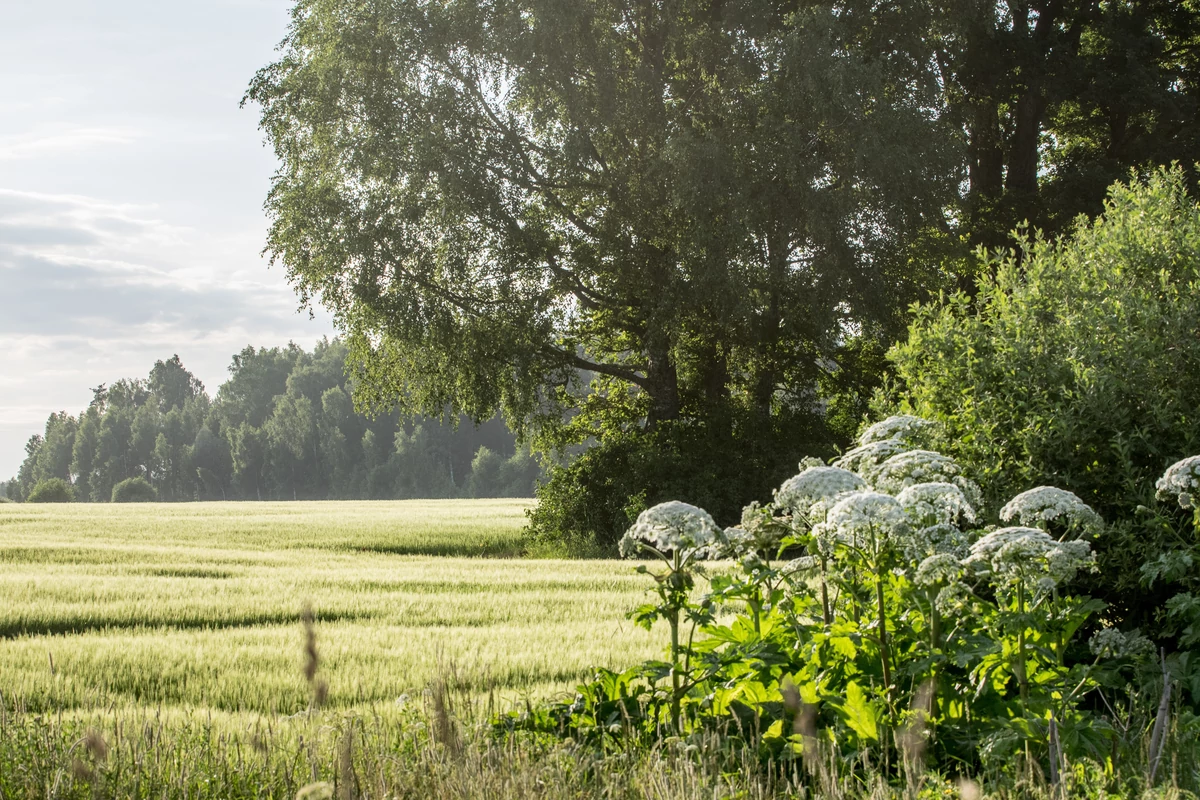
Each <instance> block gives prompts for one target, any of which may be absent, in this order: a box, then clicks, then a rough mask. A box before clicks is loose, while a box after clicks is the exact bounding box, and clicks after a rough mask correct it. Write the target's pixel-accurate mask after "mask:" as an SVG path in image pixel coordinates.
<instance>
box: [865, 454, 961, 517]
mask: <svg viewBox="0 0 1200 800" xmlns="http://www.w3.org/2000/svg"><path fill="white" fill-rule="evenodd" d="M868 480H869V481H870V483H871V484H872V485H873V486H874V487H875V488H876V489H878V490H879V491H881V492H892V493H898V492H902V491H904V490H905V489H907V488H908V487H909V486H913V485H915V484H918V483H953V484H954V485H955V486H957V487H958V488H959V489H960V490H962V493H963V495H964V496H965V498H966V500H967V502H968V503H969V504H970V505H972V506H974V505H977V504H978V503H979V501H980V499H981V497H982V492H980V490H979V487H978V486H976V485H975V484H974V483H973V482H972V481H969V480H967V479H966V478H964V477H963V476H962V467H960V466H959V465H958V462H956V461H955V460H954V459H952V458H950V457H949V456H944V455H942V454H941V453H935V452H933V451H932V450H908V451H905V452H903V453H897V454H896V455H894V456H892V457H891V458H889V459H888V460H887V461H884V462H883V463H882V464H880V465H879V466H878V467H876V468H875V469H874V471H873V472H872V473H871V476H870V477H869V478H868Z"/></svg>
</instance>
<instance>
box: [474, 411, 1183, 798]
mask: <svg viewBox="0 0 1200 800" xmlns="http://www.w3.org/2000/svg"><path fill="white" fill-rule="evenodd" d="M934 434H935V432H934V430H933V429H932V428H931V426H930V425H929V424H928V423H927V422H924V421H922V420H918V419H914V418H912V417H896V418H891V419H889V420H887V421H885V422H884V423H880V424H879V425H876V426H872V427H871V428H869V429H868V430H867V431H865V432H864V434H863V435H862V438H861V439H860V447H859V448H858V449H856V450H853V451H851V452H849V453H847V454H846V455H844V456H843V457H842V458H840V459H839V460H838V461H836V462H835V467H826V466H823V465H822V463H821V462H820V461H818V460H815V459H814V460H807V461H806V462H805V463H803V464H802V465H801V473H800V474H799V475H797V476H795V477H794V478H792V479H789V480H788V481H787V482H785V483H784V485H783V486H781V487H780V488H779V489H778V490H777V491H776V492H775V493H774V498H775V499H774V502H772V503H769V504H766V505H759V504H757V503H755V504H752V505H751V506H749V507H747V508H746V509H745V510H744V514H743V517H742V522H741V525H740V526H738V527H734V528H729V529H727V530H725V531H724V532H721V531H719V530H716V529H714V528H712V527H711V520H709V521H708V523H707V524H708V526H709V527H707V528H705V526H704V524H702V523H704V520H705V519H707V515H706V514H704V512H702V511H700V510H699V509H695V508H692V507H691V506H684V505H682V504H679V503H666V504H663V505H660V506H656V507H654V508H651V509H649V510H647V511H646V512H644V513H643V514H641V515H639V517H638V519H637V522H636V524H635V525H634V526H632V527H631V528H630V529H629V531H628V532H627V533H626V536H625V538H624V539H623V540H622V545H621V549H622V553H623V555H626V556H633V555H636V554H637V553H642V554H649V555H651V556H652V557H653V558H654V559H657V562H658V565H657V568H655V567H654V566H649V565H645V564H643V565H641V566H639V567H638V569H637V571H638V572H639V573H641V574H650V575H651V576H652V577H653V578H654V581H655V585H654V594H655V597H656V599H655V601H654V602H652V603H650V604H647V605H645V606H642V607H640V608H638V609H635V610H634V611H632V612H630V616H631V617H632V618H633V619H634V620H635V621H636V622H638V623H640V624H644V625H647V626H649V624H650V623H652V622H653V621H654V620H656V619H661V620H665V621H666V622H667V623H668V628H669V632H670V644H669V647H668V649H667V656H666V660H664V661H658V660H655V661H648V662H645V663H644V664H643V665H641V666H640V667H636V668H632V669H629V670H626V671H625V672H622V673H617V672H612V671H607V670H601V671H599V672H598V673H597V675H596V677H595V678H594V679H593V680H592V681H590V682H588V683H586V684H584V685H583V686H581V687H580V688H579V691H578V693H577V695H576V697H575V698H573V699H572V700H570V701H566V702H562V703H556V704H549V705H546V706H543V707H542V709H541V710H540V711H539V713H537V714H528V715H526V714H521V713H513V714H509V715H506V716H502V717H501V718H499V719H498V720H497V722H496V725H497V728H498V729H499V730H502V731H515V730H533V731H539V732H542V733H547V734H550V733H553V734H556V735H558V736H569V737H572V738H574V739H576V740H578V741H583V742H588V743H590V744H591V745H593V746H596V747H599V748H600V749H608V748H610V747H612V748H613V749H621V748H626V747H628V746H629V745H630V744H631V743H639V744H641V745H643V746H655V745H657V744H658V743H660V742H661V741H662V739H663V738H664V737H666V736H668V735H671V736H674V735H679V736H693V737H695V736H698V735H700V734H702V733H704V732H710V733H718V734H720V735H721V736H722V737H724V738H725V739H727V740H728V741H731V742H736V743H737V744H736V746H737V747H742V748H746V749H748V750H749V751H750V752H752V753H755V754H756V757H757V758H759V759H761V760H762V761H764V762H768V763H775V764H779V763H780V762H782V763H784V764H787V763H788V762H800V764H797V766H800V765H801V764H802V766H803V768H804V771H805V772H807V773H808V774H809V775H810V776H812V780H813V788H814V789H815V788H818V787H819V786H820V785H821V783H820V782H821V780H824V778H821V777H820V776H821V774H822V773H823V772H825V771H827V770H829V769H836V767H831V766H829V765H830V764H831V763H832V764H842V765H844V768H845V769H846V770H847V771H848V772H851V773H855V772H858V773H859V778H860V779H864V778H865V777H866V775H864V774H862V772H860V771H861V770H863V765H866V764H870V765H872V769H873V770H878V772H879V773H881V774H882V775H883V776H884V779H885V780H888V781H891V782H894V783H900V782H907V783H908V785H909V786H910V787H911V786H912V785H913V784H912V781H913V780H914V779H918V778H919V776H920V774H921V772H923V771H924V770H925V769H927V768H932V769H934V770H936V771H953V772H956V773H959V774H962V773H966V774H976V775H979V774H984V773H991V774H1000V775H1004V776H1007V777H1006V778H1005V779H1006V780H1007V779H1015V778H1018V777H1019V775H1020V770H1023V769H1026V768H1028V765H1029V762H1026V765H1025V766H1018V763H1019V762H1020V761H1021V760H1023V759H1032V760H1033V763H1037V764H1040V765H1042V766H1038V767H1037V769H1039V770H1044V771H1045V774H1048V775H1051V776H1054V775H1057V771H1058V770H1061V769H1062V768H1063V767H1062V765H1063V764H1065V763H1079V762H1081V761H1084V760H1090V761H1094V762H1098V763H1103V764H1107V765H1109V768H1112V767H1113V766H1115V765H1116V764H1118V763H1121V762H1122V761H1123V760H1125V759H1135V758H1141V754H1142V748H1143V743H1144V735H1145V734H1147V733H1148V732H1149V725H1150V724H1151V723H1152V722H1153V720H1154V717H1155V714H1156V709H1157V706H1158V698H1159V696H1160V695H1161V693H1162V692H1163V684H1162V682H1161V680H1159V675H1160V674H1161V673H1160V666H1159V665H1158V664H1156V663H1155V652H1154V645H1153V643H1151V642H1150V641H1149V640H1148V639H1147V638H1146V637H1145V636H1143V635H1141V634H1140V633H1139V632H1138V631H1136V630H1125V631H1121V630H1117V629H1114V628H1110V627H1102V629H1101V630H1099V632H1096V630H1097V621H1096V620H1097V617H1100V615H1102V614H1103V615H1105V616H1107V611H1106V604H1105V603H1104V602H1102V601H1100V600H1097V599H1094V598H1091V597H1089V596H1087V595H1085V594H1081V593H1078V592H1077V591H1075V590H1074V589H1073V588H1072V587H1073V586H1076V585H1077V584H1076V583H1074V579H1075V576H1076V575H1077V574H1080V573H1086V572H1087V571H1089V570H1091V569H1093V568H1094V563H1095V561H1094V554H1093V553H1092V550H1091V546H1090V544H1089V541H1088V540H1087V538H1085V537H1088V536H1091V535H1092V534H1093V533H1094V532H1095V531H1096V530H1097V525H1098V523H1097V521H1096V517H1095V513H1094V512H1093V511H1092V510H1091V509H1089V508H1088V507H1087V506H1086V505H1084V504H1082V503H1080V502H1079V500H1078V498H1075V497H1072V496H1071V495H1070V494H1069V493H1066V492H1062V491H1059V490H1056V489H1052V488H1049V487H1042V488H1039V489H1038V490H1037V491H1033V492H1028V493H1023V494H1022V495H1020V496H1018V497H1017V498H1014V499H1013V500H1012V501H1011V503H1010V504H1009V505H1008V506H1006V510H1005V511H1004V519H1005V521H1006V522H1010V523H1011V525H1012V526H1013V527H1006V528H1002V529H995V528H994V526H988V527H983V526H982V525H981V523H980V520H979V517H978V515H977V514H976V512H975V509H974V508H973V506H972V503H973V502H974V500H975V499H977V498H978V497H979V496H980V493H979V490H978V487H977V486H975V484H974V483H973V482H971V481H970V480H969V479H967V478H966V477H965V476H964V475H963V474H962V470H961V467H960V466H959V465H958V464H956V463H955V462H953V461H952V460H950V459H947V458H945V457H944V456H942V455H940V454H938V453H935V452H931V451H928V450H925V449H921V448H922V445H923V443H924V442H926V441H928V439H929V437H930V436H932V435H934ZM1196 462H1197V464H1198V466H1197V471H1198V472H1200V459H1196ZM1189 463H1190V462H1189ZM851 470H853V471H851ZM1189 480H1191V479H1189ZM1191 485H1194V488H1200V474H1198V475H1197V476H1196V477H1195V479H1194V480H1192V484H1191ZM872 487H873V488H872ZM1191 490H1192V489H1189V488H1188V486H1184V488H1183V489H1176V491H1177V492H1179V491H1184V492H1185V493H1184V494H1183V495H1181V500H1180V502H1181V503H1182V502H1191V500H1190V498H1191V495H1190V494H1187V493H1186V492H1187V491H1191ZM1022 526H1038V527H1022ZM1050 532H1053V535H1051V534H1050ZM1102 536H1103V534H1101V537H1102ZM1056 537H1057V538H1056ZM1101 541H1102V538H1101ZM706 557H707V558H719V559H732V561H733V563H732V565H730V566H725V565H722V564H718V565H715V566H714V567H712V568H711V569H712V570H713V575H712V576H711V577H710V578H708V581H707V582H708V587H707V591H705V592H703V593H700V592H699V590H698V589H697V588H696V587H697V585H698V584H699V582H700V580H701V579H702V578H704V577H705V574H706V571H705V570H704V569H702V562H701V561H700V559H702V558H706ZM1100 618H1102V619H1103V618H1104V617H1100ZM1093 632H1095V635H1093V636H1092V638H1091V639H1090V641H1088V642H1086V643H1085V642H1084V641H1081V640H1082V639H1083V637H1084V634H1091V633H1093ZM1186 656H1187V654H1179V656H1177V657H1174V658H1173V659H1172V660H1170V661H1169V662H1167V663H1166V664H1164V665H1163V666H1162V667H1161V669H1167V670H1169V672H1168V680H1169V681H1173V680H1175V679H1183V678H1184V677H1185V676H1187V675H1189V674H1190V673H1189V671H1188V669H1187V666H1186V663H1185V662H1186V661H1187V658H1186ZM1156 681H1157V682H1156ZM1115 709H1120V710H1115ZM1160 713H1165V712H1160ZM1059 780H1060V778H1057V777H1052V781H1054V782H1058V781H1059Z"/></svg>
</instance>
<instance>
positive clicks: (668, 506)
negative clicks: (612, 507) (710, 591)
mask: <svg viewBox="0 0 1200 800" xmlns="http://www.w3.org/2000/svg"><path fill="white" fill-rule="evenodd" d="M723 538H724V533H723V532H722V531H721V529H720V528H718V527H717V523H716V522H714V521H713V518H712V516H711V515H710V514H709V513H708V512H707V511H705V510H704V509H702V508H697V507H696V506H693V505H690V504H688V503H681V502H679V501H677V500H671V501H669V502H666V503H659V504H658V505H656V506H654V507H653V508H648V509H646V510H645V511H643V512H642V513H641V514H638V518H637V522H635V523H634V524H633V526H632V527H630V528H629V530H628V531H626V532H625V536H624V537H622V538H621V543H620V551H621V556H622V557H623V558H632V557H633V556H634V555H636V554H637V553H638V552H639V551H640V550H641V549H642V548H643V547H645V546H646V545H649V546H650V547H652V548H654V549H655V550H657V551H658V552H659V553H664V554H665V553H675V552H679V553H684V554H686V556H692V555H698V554H700V553H701V551H704V550H706V549H707V548H711V547H713V546H715V545H717V544H719V543H720V541H721V540H722V539H723Z"/></svg>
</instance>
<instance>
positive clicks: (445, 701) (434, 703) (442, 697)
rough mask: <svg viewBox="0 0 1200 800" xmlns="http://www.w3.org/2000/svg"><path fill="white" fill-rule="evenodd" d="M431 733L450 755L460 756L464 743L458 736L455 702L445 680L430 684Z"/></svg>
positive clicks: (435, 740)
mask: <svg viewBox="0 0 1200 800" xmlns="http://www.w3.org/2000/svg"><path fill="white" fill-rule="evenodd" d="M428 697H429V716H430V732H431V734H432V736H433V740H434V742H436V743H437V744H439V745H441V746H442V747H443V748H444V749H445V751H446V752H447V753H449V754H450V755H458V754H459V752H460V751H461V749H462V742H461V740H460V739H459V736H458V725H457V724H456V722H455V720H454V702H453V699H452V698H451V696H450V689H449V686H447V684H446V679H445V678H438V679H436V680H434V681H432V682H431V683H430V684H429V691H428Z"/></svg>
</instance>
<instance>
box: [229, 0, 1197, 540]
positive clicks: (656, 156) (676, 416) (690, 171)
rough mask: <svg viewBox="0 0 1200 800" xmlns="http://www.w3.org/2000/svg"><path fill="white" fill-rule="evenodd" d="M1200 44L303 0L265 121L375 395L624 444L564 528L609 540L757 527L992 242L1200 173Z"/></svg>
mask: <svg viewBox="0 0 1200 800" xmlns="http://www.w3.org/2000/svg"><path fill="white" fill-rule="evenodd" d="M1197 52H1200V13H1198V12H1197V11H1196V10H1195V9H1193V8H1191V7H1190V6H1188V5H1187V4H1179V3H1169V2H1158V0H1150V1H1148V2H1138V3H1099V2H1095V1H1094V0H1079V1H1078V2H1073V1H1072V2H1061V1H1060V0H1039V1H1038V2H1028V3H1025V2H1020V3H1018V2H965V3H964V2H939V1H938V0H928V1H927V2H916V3H904V4H899V5H897V4H881V3H874V2H869V1H860V0H850V1H849V2H826V3H817V2H812V3H799V2H779V1H778V0H738V1H737V2H711V0H705V1H703V2H702V1H701V0H636V2H635V1H634V0H604V1H603V2H598V3H578V4H567V5H564V4H562V3H557V2H549V0H499V1H498V2H489V3H480V2H478V0H452V2H436V3H435V2H430V1H429V0H401V1H400V2H383V1H382V0H298V2H296V4H295V6H294V9H293V12H292V22H291V26H290V29H289V31H288V34H287V37H286V38H285V40H284V41H283V43H282V46H281V48H280V55H279V57H278V59H277V60H276V61H275V62H274V63H272V64H270V65H268V66H267V67H265V68H263V69H262V70H261V71H260V72H259V73H258V74H257V75H256V77H255V78H254V80H253V81H252V83H251V85H250V88H249V90H248V92H247V100H248V101H250V102H254V103H256V104H258V105H259V106H260V108H261V125H262V128H263V130H264V131H265V133H266V135H267V138H268V141H269V143H270V144H271V146H272V147H273V148H274V150H275V153H276V155H277V156H278V158H279V161H280V168H279V170H278V172H277V173H276V175H275V177H274V181H273V184H272V187H271V191H270V194H269V196H268V199H267V203H266V208H267V211H268V214H269V216H270V220H271V228H270V233H269V236H268V241H267V247H268V250H269V251H270V253H271V255H272V257H273V258H274V259H275V260H276V261H277V262H279V263H281V264H282V265H283V266H284V267H285V269H286V270H287V273H288V276H289V280H290V281H291V282H292V284H293V285H294V286H295V288H296V289H297V291H298V292H299V294H300V296H301V299H302V301H303V302H305V303H315V302H320V303H322V304H324V305H325V306H327V307H328V308H329V309H331V310H332V311H333V313H334V315H335V318H336V320H337V322H338V324H339V325H340V326H341V327H342V328H343V329H344V331H345V332H346V335H347V341H348V343H349V345H350V347H351V350H352V353H353V358H352V363H353V364H354V366H355V369H356V376H357V378H358V380H357V381H356V383H355V389H356V391H357V393H358V399H359V400H360V401H361V402H364V403H366V404H368V405H371V406H374V407H376V408H381V409H390V408H392V407H396V408H398V409H399V410H400V411H401V412H402V413H416V412H423V413H433V412H435V411H440V410H442V409H447V408H448V409H450V410H451V411H452V413H455V414H457V413H462V414H465V415H467V416H469V417H471V418H473V419H476V420H482V419H487V418H489V417H491V416H492V415H494V414H495V413H496V412H498V411H500V412H503V413H504V414H505V415H506V417H507V419H508V421H509V422H510V424H511V425H513V426H514V427H516V428H517V429H519V430H520V431H522V432H523V433H524V432H528V433H532V434H533V436H534V441H535V443H536V445H537V446H538V447H539V448H541V449H543V450H546V451H556V452H558V453H560V454H561V453H577V452H578V449H580V448H583V447H584V446H590V445H595V446H596V447H598V448H600V449H599V450H596V451H594V452H592V453H590V455H588V456H586V457H584V458H581V459H578V460H576V461H574V462H573V463H572V464H571V465H570V466H569V467H564V470H559V471H557V472H555V473H554V474H555V479H554V480H552V481H551V482H550V483H549V484H547V487H548V488H547V490H546V492H548V493H543V495H542V497H543V500H553V501H554V502H552V503H543V511H545V514H543V516H542V517H540V518H538V517H535V520H534V522H535V526H536V525H541V526H543V527H547V528H559V529H561V528H563V527H564V526H570V525H573V524H575V523H574V522H571V520H572V519H582V518H583V517H584V516H588V515H590V517H591V518H592V519H593V520H601V519H602V520H604V522H603V523H601V522H597V521H593V522H588V523H586V524H585V525H584V526H583V527H585V528H586V527H592V528H595V526H597V525H600V526H601V527H603V528H605V529H606V531H607V533H608V534H609V535H612V534H614V533H616V532H617V531H618V529H619V528H621V527H623V526H624V524H626V523H627V522H628V517H629V515H630V514H635V513H636V512H637V511H638V510H639V508H640V507H641V506H643V505H644V504H645V503H647V502H651V503H652V502H655V501H656V500H661V499H667V495H669V494H670V495H674V496H679V493H680V492H683V493H684V495H683V497H682V499H686V500H688V501H690V502H695V503H698V504H700V505H702V506H704V507H706V508H709V509H711V510H712V511H713V512H714V513H715V514H716V516H717V517H718V518H719V519H722V520H723V521H732V520H731V519H730V517H731V515H733V514H735V513H736V510H737V509H739V508H740V507H741V505H742V504H744V502H746V500H748V499H749V498H751V497H755V496H759V495H761V493H762V492H763V491H765V490H766V488H767V487H769V486H770V485H774V484H776V483H778V481H779V480H780V479H781V478H782V477H783V476H784V475H783V474H782V473H783V472H786V471H790V470H791V469H792V468H793V466H794V463H795V461H796V458H797V457H798V456H799V455H802V454H805V453H814V452H818V453H819V452H827V451H828V450H830V449H831V448H832V447H833V445H834V444H836V443H838V442H839V441H843V442H844V441H845V439H846V437H847V435H848V433H849V432H850V431H851V430H852V429H853V428H854V427H855V424H856V423H857V421H858V420H859V419H860V418H861V416H862V414H863V411H864V409H865V398H866V397H868V396H869V394H870V392H871V390H872V388H873V386H875V385H876V384H877V382H878V381H879V379H880V376H881V374H882V373H883V371H884V370H885V365H884V363H883V360H882V358H881V354H882V352H883V351H884V349H886V346H887V345H888V344H890V343H891V342H892V341H894V340H895V339H897V338H898V337H899V336H901V335H902V333H903V330H904V328H905V325H906V317H905V311H906V309H907V308H908V306H909V304H910V303H911V302H913V301H915V300H921V299H926V298H928V297H932V296H936V295H937V293H938V292H939V291H942V290H945V289H949V288H955V287H959V288H963V289H966V290H967V291H968V292H969V293H970V292H973V291H974V289H975V285H976V284H975V281H976V279H977V277H979V276H978V275H977V272H976V270H977V269H978V264H977V263H976V262H975V261H973V260H972V259H970V258H969V251H970V248H971V246H972V245H974V244H984V245H987V246H998V245H1004V244H1006V243H1008V242H1010V241H1011V240H1010V238H1009V235H1010V231H1011V230H1012V229H1013V227H1014V225H1016V224H1017V223H1020V222H1021V221H1023V220H1029V221H1031V222H1032V223H1033V224H1034V225H1037V226H1040V227H1042V228H1044V229H1045V230H1047V231H1048V233H1049V234H1051V235H1053V234H1055V233H1058V232H1062V231H1064V230H1067V229H1068V228H1069V226H1070V225H1071V224H1072V221H1073V219H1074V218H1075V216H1076V215H1077V214H1080V213H1085V214H1089V215H1094V214H1096V213H1098V212H1099V210H1100V208H1101V202H1102V199H1103V195H1104V189H1105V187H1106V186H1107V185H1108V184H1109V183H1110V182H1111V181H1112V180H1114V179H1116V178H1119V177H1121V176H1123V175H1124V174H1125V173H1126V171H1127V170H1128V169H1130V168H1131V167H1132V168H1136V169H1139V170H1143V171H1147V170H1149V169H1150V168H1152V167H1153V166H1155V165H1156V164H1161V163H1164V162H1166V161H1170V160H1180V161H1183V162H1184V163H1186V164H1191V163H1193V162H1194V161H1195V160H1197V159H1200V137H1197V136H1196V134H1195V133H1194V127H1195V126H1194V124H1193V122H1194V120H1195V117H1196V111H1197V108H1198V106H1197V101H1198V99H1200V81H1198V77H1200V72H1198V70H1197V67H1198V66H1200V65H1198V64H1197V62H1196V54H1197ZM245 446H246V449H247V452H250V451H252V450H253V449H254V447H255V445H254V442H253V441H252V440H250V439H247V440H246V443H245ZM668 464H671V465H676V466H678V467H679V469H676V467H675V466H671V467H669V468H668V466H667V465H668ZM680 469H682V470H683V472H680ZM638 484H640V485H641V488H640V489H639V487H638ZM639 492H640V493H641V494H640V495H639ZM560 501H561V502H560ZM588 506H591V507H590V508H589V507H588ZM600 506H603V508H600ZM547 509H548V510H547ZM539 513H542V512H539ZM546 514H549V515H550V516H546ZM581 530H582V529H581ZM584 532H586V531H584Z"/></svg>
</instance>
